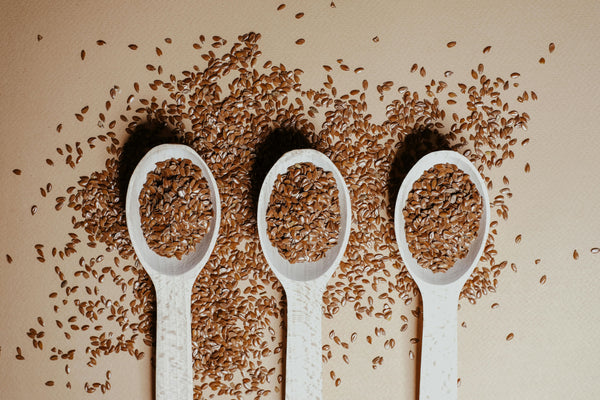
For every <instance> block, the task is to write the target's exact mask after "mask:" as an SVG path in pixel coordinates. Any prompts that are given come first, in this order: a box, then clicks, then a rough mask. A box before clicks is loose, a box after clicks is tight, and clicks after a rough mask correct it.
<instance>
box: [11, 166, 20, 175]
mask: <svg viewBox="0 0 600 400" xmlns="http://www.w3.org/2000/svg"><path fill="white" fill-rule="evenodd" d="M12 172H13V174H15V175H21V173H22V171H21V170H20V169H18V168H15V169H13V170H12Z"/></svg>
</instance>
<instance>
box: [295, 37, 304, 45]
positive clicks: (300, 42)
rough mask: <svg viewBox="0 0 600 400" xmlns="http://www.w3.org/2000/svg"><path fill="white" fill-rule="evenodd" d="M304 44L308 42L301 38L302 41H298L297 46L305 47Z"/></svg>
mask: <svg viewBox="0 0 600 400" xmlns="http://www.w3.org/2000/svg"><path fill="white" fill-rule="evenodd" d="M304 42H306V40H304V39H302V38H300V39H298V40H296V44H297V45H303V44H304Z"/></svg>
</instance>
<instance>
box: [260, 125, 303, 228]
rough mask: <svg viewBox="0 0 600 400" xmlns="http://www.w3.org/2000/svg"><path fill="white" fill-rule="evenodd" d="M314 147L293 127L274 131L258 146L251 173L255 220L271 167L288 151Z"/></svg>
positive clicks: (301, 132)
mask: <svg viewBox="0 0 600 400" xmlns="http://www.w3.org/2000/svg"><path fill="white" fill-rule="evenodd" d="M313 147H314V146H313V145H312V144H311V142H310V141H309V140H308V138H307V135H306V133H304V132H303V131H301V130H299V129H296V128H291V127H280V128H276V129H274V130H273V131H271V132H270V133H269V134H268V135H267V137H266V138H265V140H263V141H262V142H261V143H259V144H258V145H257V146H256V159H255V161H254V166H253V167H252V171H251V173H250V180H251V181H250V188H251V189H250V192H251V196H252V203H253V207H252V210H253V212H254V217H255V218H256V212H257V209H258V196H259V195H260V188H261V186H262V183H263V181H264V180H265V177H266V176H267V174H268V173H269V170H270V169H271V167H273V165H274V164H275V163H276V162H277V160H279V159H280V158H281V156H283V155H284V154H285V153H287V152H288V151H292V150H297V149H312V148H313Z"/></svg>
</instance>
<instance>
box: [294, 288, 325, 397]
mask: <svg viewBox="0 0 600 400" xmlns="http://www.w3.org/2000/svg"><path fill="white" fill-rule="evenodd" d="M286 297H287V344H286V352H287V354H286V361H285V399H286V400H320V399H321V398H322V393H321V392H322V378H321V370H322V368H323V366H322V363H323V362H322V357H321V315H322V311H321V303H322V297H323V293H322V292H321V291H319V290H317V289H313V288H310V287H308V286H307V285H298V286H296V285H294V286H293V287H291V288H286Z"/></svg>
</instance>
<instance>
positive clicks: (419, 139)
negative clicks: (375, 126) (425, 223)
mask: <svg viewBox="0 0 600 400" xmlns="http://www.w3.org/2000/svg"><path fill="white" fill-rule="evenodd" d="M438 150H451V148H450V143H449V142H448V140H447V139H446V138H445V137H444V136H443V135H442V134H440V133H439V132H437V131H435V130H430V129H427V128H423V129H419V130H416V131H414V132H411V133H409V134H408V135H406V137H405V138H404V142H402V144H401V145H400V148H399V149H398V152H397V153H396V156H395V157H394V161H392V166H391V168H390V174H389V177H388V198H389V200H390V201H389V205H388V207H389V209H388V212H389V215H392V216H393V215H394V208H395V206H396V198H397V197H398V191H399V190H400V185H402V181H403V180H404V178H405V177H406V175H408V171H410V169H411V168H412V167H413V165H415V164H416V163H417V161H419V160H420V159H421V158H422V157H423V156H426V155H427V154H429V153H431V152H434V151H438Z"/></svg>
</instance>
